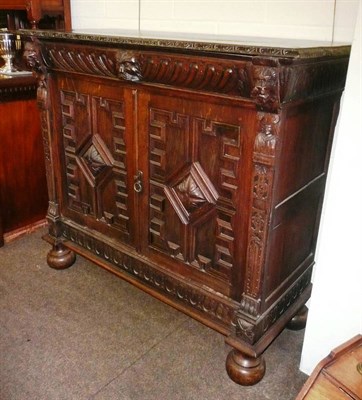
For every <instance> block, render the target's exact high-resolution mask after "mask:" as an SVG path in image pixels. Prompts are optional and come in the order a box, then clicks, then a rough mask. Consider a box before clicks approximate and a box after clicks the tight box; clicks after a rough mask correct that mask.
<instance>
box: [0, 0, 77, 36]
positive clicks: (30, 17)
mask: <svg viewBox="0 0 362 400" xmlns="http://www.w3.org/2000/svg"><path fill="white" fill-rule="evenodd" d="M1 10H4V11H3V12H1ZM0 13H1V14H2V19H6V20H7V26H8V28H9V29H19V28H24V27H26V25H27V24H30V26H31V27H32V28H34V29H35V28H43V29H44V28H45V29H47V28H51V29H65V30H70V29H71V13H70V0H0ZM25 17H26V19H27V21H26V19H25Z"/></svg>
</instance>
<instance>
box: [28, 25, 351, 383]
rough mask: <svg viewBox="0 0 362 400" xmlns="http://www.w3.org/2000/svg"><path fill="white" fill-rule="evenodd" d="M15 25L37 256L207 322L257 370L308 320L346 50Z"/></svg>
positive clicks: (247, 373) (240, 377)
mask: <svg viewBox="0 0 362 400" xmlns="http://www.w3.org/2000/svg"><path fill="white" fill-rule="evenodd" d="M23 34H24V36H25V37H26V40H27V44H26V57H27V60H28V63H29V64H30V65H31V67H32V68H33V69H34V71H36V73H37V74H38V77H39V87H38V104H39V107H40V111H41V125H42V131H43V138H44V145H45V158H46V170H47V179H48V188H49V198H50V202H49V209H48V216H47V218H48V221H49V234H48V235H47V236H46V239H47V240H48V241H49V242H51V243H53V248H52V250H51V251H50V252H49V254H48V263H49V265H50V266H51V267H53V268H59V269H61V268H66V267H69V266H70V265H71V264H72V263H73V262H74V260H75V254H74V253H78V254H80V255H82V256H84V257H86V258H88V259H90V260H92V261H93V262H95V263H96V264H98V265H100V266H102V267H103V268H105V269H107V270H109V271H111V272H113V273H114V274H116V275H118V276H119V277H122V278H123V279H125V280H127V281H129V282H131V283H132V284H134V285H136V286H137V287H140V288H142V289H143V290H145V291H146V292H148V293H150V294H151V295H153V296H155V297H157V298H159V299H161V300H162V301H164V302H166V303H168V304H170V305H172V306H174V307H176V308H177V309H179V310H181V311H183V312H184V313H186V314H188V315H189V316H191V317H193V318H195V319H197V320H199V321H201V322H203V323H205V324H206V325H208V326H209V327H211V328H213V329H215V330H217V331H219V332H220V333H222V334H224V335H225V337H226V343H228V344H229V345H230V346H231V347H232V348H233V349H232V350H231V352H230V354H229V355H228V357H227V361H226V369H227V372H228V374H229V376H230V377H231V379H233V380H234V381H235V382H237V383H240V384H243V385H251V384H255V383H256V382H258V381H259V380H260V379H262V377H263V375H264V371H265V362H264V360H263V357H262V353H263V352H264V350H265V349H266V348H267V347H268V345H269V344H270V343H271V342H272V341H273V339H274V338H275V337H276V336H277V335H278V334H279V333H280V332H281V331H282V330H283V329H284V328H285V326H286V325H287V324H289V323H290V324H291V325H290V326H291V327H293V326H294V328H298V325H303V321H304V320H305V316H306V311H305V308H304V304H305V302H306V301H307V299H308V298H309V296H310V292H311V283H310V281H311V273H312V267H313V264H314V253H315V246H316V239H317V232H318V225H319V220H320V213H321V207H322V201H323V193H324V188H325V182H326V174H327V168H328V162H329V155H330V149H331V143H332V137H333V131H334V126H335V123H336V118H337V114H338V109H339V100H340V96H341V93H342V90H343V88H344V83H345V78H346V72H347V65H348V57H349V51H350V47H349V46H328V45H327V46H319V47H303V46H299V47H297V46H296V45H293V43H292V44H289V45H284V46H283V45H282V46H278V45H277V46H275V47H272V46H257V45H255V44H252V45H248V44H247V43H244V44H243V43H241V42H235V43H234V42H233V43H232V42H220V41H218V42H206V41H202V42H196V41H192V42H191V41H187V40H170V39H159V38H154V37H153V38H152V37H147V38H145V37H141V36H138V35H137V33H136V34H135V35H134V36H122V35H117V36H116V35H113V36H106V35H105V36H103V35H100V34H94V33H93V34H92V33H76V32H72V33H60V32H49V31H48V32H46V31H24V32H23ZM291 320H292V322H290V321H291Z"/></svg>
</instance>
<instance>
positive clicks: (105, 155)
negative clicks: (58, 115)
mask: <svg viewBox="0 0 362 400" xmlns="http://www.w3.org/2000/svg"><path fill="white" fill-rule="evenodd" d="M77 161H78V164H79V165H80V167H81V169H82V171H83V173H84V175H85V176H86V178H87V180H88V181H89V182H92V183H95V182H96V181H98V180H99V178H101V176H102V175H104V174H102V172H103V171H105V170H109V169H110V168H109V167H112V165H113V159H112V156H111V155H110V152H109V150H108V149H107V146H106V145H105V143H104V142H103V140H102V139H101V138H100V137H99V136H98V135H94V136H92V138H91V139H90V140H88V142H87V143H86V144H85V145H84V146H83V148H82V149H81V150H80V152H79V154H78V158H77Z"/></svg>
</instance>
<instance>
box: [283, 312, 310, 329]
mask: <svg viewBox="0 0 362 400" xmlns="http://www.w3.org/2000/svg"><path fill="white" fill-rule="evenodd" d="M307 317H308V307H307V306H303V307H302V308H301V309H300V310H299V311H298V312H297V313H296V314H295V315H294V317H293V318H292V319H291V320H290V321H289V322H288V324H287V326H286V327H287V329H290V330H292V331H299V330H301V329H304V328H305V326H306V324H307Z"/></svg>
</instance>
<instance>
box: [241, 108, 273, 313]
mask: <svg viewBox="0 0 362 400" xmlns="http://www.w3.org/2000/svg"><path fill="white" fill-rule="evenodd" d="M257 118H258V121H257V133H256V136H255V141H254V153H253V165H254V166H253V175H252V187H251V202H252V204H251V211H250V216H249V232H248V250H247V265H246V273H245V285H244V294H243V297H242V302H241V309H242V310H243V312H245V313H246V314H248V315H250V316H251V317H255V316H256V315H257V314H258V313H259V311H260V310H259V302H258V301H259V298H260V293H261V289H262V288H261V285H262V280H263V279H262V278H263V269H264V264H265V258H266V252H267V248H266V243H267V237H268V231H269V221H270V213H271V208H272V188H273V180H274V160H275V152H276V147H277V143H278V131H279V116H278V115H277V114H271V113H262V112H260V113H258V114H257Z"/></svg>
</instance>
